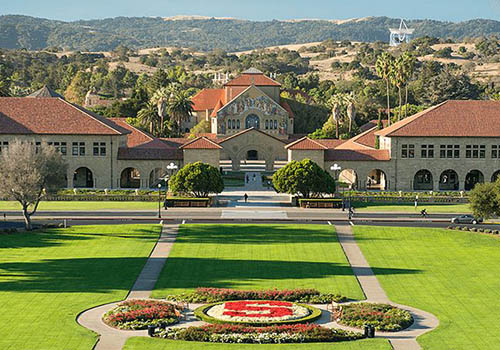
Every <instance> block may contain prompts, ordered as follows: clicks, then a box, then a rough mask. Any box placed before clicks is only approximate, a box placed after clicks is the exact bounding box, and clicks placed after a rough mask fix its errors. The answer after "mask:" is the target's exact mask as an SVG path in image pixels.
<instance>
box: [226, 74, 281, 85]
mask: <svg viewBox="0 0 500 350" xmlns="http://www.w3.org/2000/svg"><path fill="white" fill-rule="evenodd" d="M250 85H255V86H281V84H280V83H278V82H277V81H274V80H272V79H271V78H269V77H266V76H265V75H264V74H262V73H243V74H241V75H240V76H238V77H236V78H234V79H233V80H231V81H229V82H228V83H226V84H225V85H224V86H250Z"/></svg>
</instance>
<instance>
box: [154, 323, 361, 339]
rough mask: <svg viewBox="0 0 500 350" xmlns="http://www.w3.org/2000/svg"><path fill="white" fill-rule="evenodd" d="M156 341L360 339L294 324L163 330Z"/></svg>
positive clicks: (351, 335)
mask: <svg viewBox="0 0 500 350" xmlns="http://www.w3.org/2000/svg"><path fill="white" fill-rule="evenodd" d="M156 336H158V337H162V338H167V339H176V340H184V341H201V342H212V343H259V344H263V343H264V344H265V343H268V344H277V343H312V342H314V343H318V342H339V341H347V340H356V339H361V338H362V337H363V336H362V335H361V334H360V333H355V332H349V331H344V330H341V329H333V328H326V327H321V326H319V325H315V324H296V325H281V326H267V327H249V326H244V325H230V324H211V325H207V326H201V327H189V328H183V329H181V328H176V329H167V330H165V331H162V332H159V333H157V335H156Z"/></svg>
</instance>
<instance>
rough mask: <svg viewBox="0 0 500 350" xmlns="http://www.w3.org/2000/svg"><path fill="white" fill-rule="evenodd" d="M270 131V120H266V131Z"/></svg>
mask: <svg viewBox="0 0 500 350" xmlns="http://www.w3.org/2000/svg"><path fill="white" fill-rule="evenodd" d="M267 129H269V120H267V119H266V130H267Z"/></svg>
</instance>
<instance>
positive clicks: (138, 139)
mask: <svg viewBox="0 0 500 350" xmlns="http://www.w3.org/2000/svg"><path fill="white" fill-rule="evenodd" d="M109 120H111V121H113V122H114V123H115V124H118V125H120V126H121V127H122V128H125V129H127V130H129V131H130V134H129V135H128V136H127V147H136V146H139V145H142V144H146V143H150V142H151V141H153V139H154V137H153V136H152V135H150V134H148V133H147V132H144V131H142V130H139V129H137V128H136V127H133V126H132V125H130V124H128V123H127V119H126V118H109Z"/></svg>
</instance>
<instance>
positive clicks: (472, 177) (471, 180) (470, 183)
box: [464, 170, 484, 191]
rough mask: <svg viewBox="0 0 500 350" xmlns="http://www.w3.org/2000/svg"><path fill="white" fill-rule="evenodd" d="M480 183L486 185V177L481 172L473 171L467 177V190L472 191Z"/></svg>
mask: <svg viewBox="0 0 500 350" xmlns="http://www.w3.org/2000/svg"><path fill="white" fill-rule="evenodd" d="M478 183H484V175H483V173H482V172H481V171H479V170H471V171H469V172H468V173H467V175H466V176H465V187H464V188H465V190H466V191H470V190H472V189H473V188H474V186H476V184H478Z"/></svg>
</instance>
